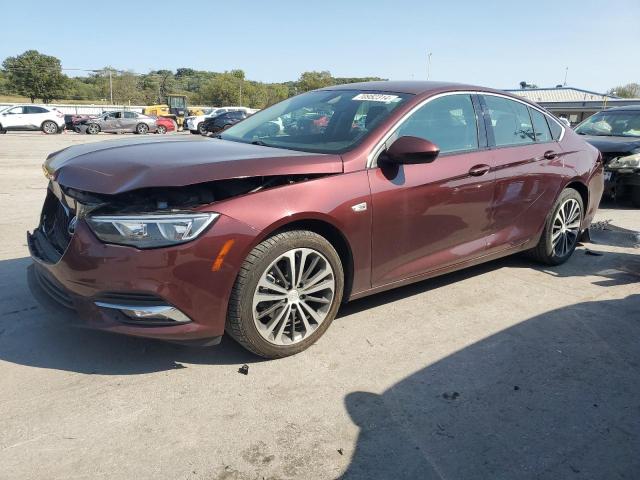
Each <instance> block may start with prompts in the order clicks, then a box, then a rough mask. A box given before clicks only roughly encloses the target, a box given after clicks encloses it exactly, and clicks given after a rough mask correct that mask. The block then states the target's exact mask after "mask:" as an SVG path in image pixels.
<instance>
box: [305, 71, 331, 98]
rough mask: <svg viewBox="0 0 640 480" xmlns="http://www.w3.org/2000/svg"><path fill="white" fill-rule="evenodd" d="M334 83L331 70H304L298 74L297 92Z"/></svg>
mask: <svg viewBox="0 0 640 480" xmlns="http://www.w3.org/2000/svg"><path fill="white" fill-rule="evenodd" d="M334 83H335V82H334V78H333V77H332V76H331V72H328V71H326V70H324V71H322V72H304V73H302V75H300V78H299V79H298V81H297V83H296V87H297V93H302V92H308V91H309V90H315V89H316V88H322V87H328V86H329V85H333V84H334Z"/></svg>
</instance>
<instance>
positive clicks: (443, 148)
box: [396, 95, 478, 153]
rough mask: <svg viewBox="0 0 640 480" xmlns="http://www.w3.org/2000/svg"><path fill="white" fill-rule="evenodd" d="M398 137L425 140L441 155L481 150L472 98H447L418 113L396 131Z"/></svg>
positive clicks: (457, 96)
mask: <svg viewBox="0 0 640 480" xmlns="http://www.w3.org/2000/svg"><path fill="white" fill-rule="evenodd" d="M396 135H397V136H405V135H408V136H412V137H419V138H424V139H425V140H429V141H430V142H433V143H435V144H436V145H437V146H438V147H440V152H441V153H449V152H462V151H465V150H475V149H477V148H478V125H477V122H476V113H475V110H474V108H473V103H472V101H471V96H470V95H446V96H444V97H440V98H436V99H435V100H432V101H430V102H428V103H427V104H425V105H424V106H423V107H421V108H420V109H418V110H416V111H415V112H414V113H413V114H412V115H411V116H410V117H409V118H408V119H407V120H405V122H404V123H403V124H402V125H400V127H399V128H398V130H397V131H396Z"/></svg>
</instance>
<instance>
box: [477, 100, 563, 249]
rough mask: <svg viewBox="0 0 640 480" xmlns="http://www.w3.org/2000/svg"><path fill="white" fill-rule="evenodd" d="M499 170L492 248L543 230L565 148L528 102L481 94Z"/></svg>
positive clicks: (558, 182)
mask: <svg viewBox="0 0 640 480" xmlns="http://www.w3.org/2000/svg"><path fill="white" fill-rule="evenodd" d="M480 103H481V105H482V106H483V111H484V118H485V123H486V125H487V136H488V139H489V145H490V146H491V152H492V155H491V167H492V169H494V170H495V179H496V184H495V193H494V197H493V201H492V207H491V208H492V211H491V226H490V229H491V232H492V235H491V237H490V239H489V246H488V252H489V253H490V252H494V251H499V250H502V249H508V248H511V247H515V246H518V245H521V244H523V243H525V242H527V241H528V240H530V239H531V238H532V237H533V236H535V235H536V234H537V232H539V231H540V229H541V228H542V224H543V222H544V220H545V218H546V215H547V213H548V212H549V209H550V208H551V205H552V204H553V202H554V200H555V197H556V195H557V192H558V189H559V188H560V185H561V183H562V172H563V166H562V159H561V148H560V146H559V145H558V143H557V142H556V141H555V140H554V139H553V138H552V135H551V133H550V132H549V126H548V124H547V122H546V119H545V116H544V114H543V113H542V112H541V111H539V110H537V109H535V108H532V107H531V106H529V105H528V104H526V103H525V102H520V101H518V100H515V99H512V98H509V97H503V96H500V95H497V94H496V95H494V94H483V95H481V96H480Z"/></svg>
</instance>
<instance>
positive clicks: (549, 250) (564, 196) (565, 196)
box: [544, 188, 584, 265]
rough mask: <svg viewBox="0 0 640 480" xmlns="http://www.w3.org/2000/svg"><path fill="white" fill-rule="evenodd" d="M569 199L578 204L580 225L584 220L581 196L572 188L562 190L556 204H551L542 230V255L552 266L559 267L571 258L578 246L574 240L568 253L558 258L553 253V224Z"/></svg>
mask: <svg viewBox="0 0 640 480" xmlns="http://www.w3.org/2000/svg"><path fill="white" fill-rule="evenodd" d="M569 199H573V200H576V201H577V202H578V205H580V223H581V224H582V221H583V220H584V204H583V202H582V196H581V195H580V194H579V193H578V192H577V191H576V190H574V189H572V188H567V189H565V190H563V191H562V193H561V194H560V196H559V197H558V199H557V200H556V202H555V203H554V204H553V208H552V209H551V212H550V214H549V216H548V217H547V221H546V224H545V229H544V246H545V248H544V253H545V255H546V256H547V260H548V262H549V263H550V264H552V265H560V264H561V263H564V262H566V261H567V260H568V259H569V258H570V257H571V255H573V252H574V250H575V249H576V247H577V246H578V240H577V239H576V241H575V243H574V244H573V246H572V247H571V248H570V249H569V251H568V252H567V253H566V254H565V255H564V256H562V257H559V256H557V255H556V254H555V252H554V249H553V241H552V239H551V236H552V235H553V222H554V220H555V218H556V215H557V213H558V210H559V209H560V207H561V206H562V205H564V203H565V202H566V201H567V200H569ZM579 237H580V231H578V238H579Z"/></svg>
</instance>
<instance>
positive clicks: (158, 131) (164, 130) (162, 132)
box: [156, 125, 167, 135]
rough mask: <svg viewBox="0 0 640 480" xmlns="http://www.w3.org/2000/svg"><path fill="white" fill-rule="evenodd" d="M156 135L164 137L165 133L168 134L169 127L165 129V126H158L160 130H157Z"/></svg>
mask: <svg viewBox="0 0 640 480" xmlns="http://www.w3.org/2000/svg"><path fill="white" fill-rule="evenodd" d="M156 133H158V134H160V135H164V134H165V133H167V127H165V126H164V125H158V129H157V130H156Z"/></svg>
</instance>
